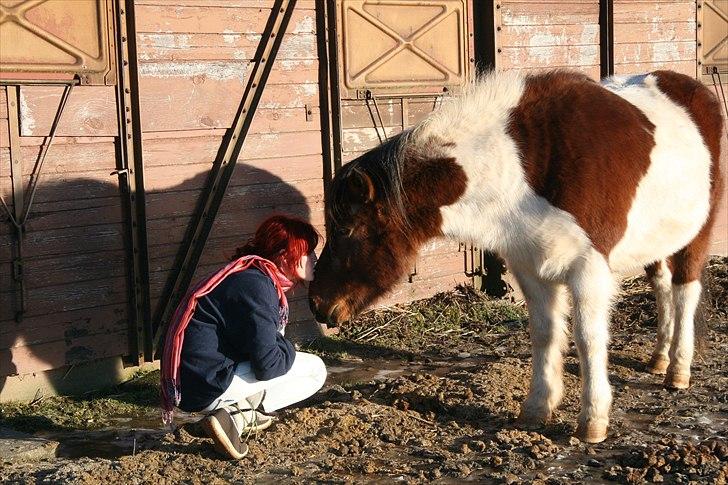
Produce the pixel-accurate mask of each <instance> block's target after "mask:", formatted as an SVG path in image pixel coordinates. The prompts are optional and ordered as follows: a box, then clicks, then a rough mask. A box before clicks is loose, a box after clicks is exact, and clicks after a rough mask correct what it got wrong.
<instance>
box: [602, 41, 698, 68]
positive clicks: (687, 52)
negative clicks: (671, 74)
mask: <svg viewBox="0 0 728 485" xmlns="http://www.w3.org/2000/svg"><path fill="white" fill-rule="evenodd" d="M696 49H697V46H696V44H695V40H692V41H688V42H657V43H643V42H637V43H632V44H617V45H615V46H614V62H615V64H616V63H620V64H623V63H637V62H641V63H645V62H656V63H671V62H679V61H692V60H694V59H695V58H696V55H697V54H696V52H697V51H696Z"/></svg>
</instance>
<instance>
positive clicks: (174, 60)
mask: <svg viewBox="0 0 728 485" xmlns="http://www.w3.org/2000/svg"><path fill="white" fill-rule="evenodd" d="M136 4H137V11H136V16H137V42H138V57H139V75H140V80H139V82H140V95H141V106H142V130H143V133H144V163H145V184H146V191H147V199H146V200H147V216H148V226H147V230H148V239H149V254H150V271H151V275H150V285H151V292H152V310H153V311H154V310H155V307H156V305H157V304H158V302H159V297H160V294H161V293H162V291H163V289H164V285H165V282H166V280H167V278H168V277H169V275H170V268H171V267H172V265H173V263H174V259H175V255H176V254H177V252H178V250H179V248H180V244H181V242H182V239H183V237H184V234H185V230H186V228H187V226H188V224H189V222H190V217H191V214H192V213H193V211H194V210H195V204H196V201H197V199H198V197H199V195H200V190H201V188H202V187H203V185H204V183H205V180H206V176H207V174H208V172H209V170H210V168H211V166H212V162H213V160H214V159H215V156H216V154H217V152H218V150H219V148H220V145H221V142H222V136H223V134H224V132H225V129H227V128H229V127H230V126H231V124H232V121H233V118H234V116H235V112H236V110H237V108H238V105H239V103H240V100H241V98H242V95H243V91H244V88H245V85H246V82H247V79H248V74H249V72H250V69H251V60H252V58H253V55H254V53H255V50H256V48H257V46H258V43H259V41H260V38H261V33H262V31H263V29H264V27H265V23H266V21H267V19H268V16H269V15H270V12H271V10H270V8H271V6H272V5H273V1H272V0H249V1H242V0H231V1H209V0H138V1H137V2H136ZM315 18H316V12H315V7H314V2H313V1H302V2H301V1H299V2H298V3H297V7H296V10H295V12H294V13H293V17H292V19H291V23H290V25H289V27H288V31H287V33H286V35H285V37H284V39H283V41H282V45H281V49H280V50H279V52H278V56H277V58H276V62H275V64H274V66H273V70H272V72H271V76H270V78H269V81H268V84H267V85H266V87H265V90H264V92H263V97H262V99H261V102H260V105H259V107H258V111H257V113H256V115H255V118H254V122H253V125H252V127H251V131H250V134H249V135H248V138H247V140H246V142H245V146H244V149H243V152H242V153H241V156H240V159H239V160H238V164H237V168H236V170H235V174H234V175H233V179H232V181H231V183H230V186H229V188H228V190H227V193H226V195H225V198H224V200H223V204H222V206H221V208H220V211H219V213H218V216H217V219H216V222H215V224H214V226H213V230H212V233H211V235H210V238H209V240H208V242H207V245H206V247H205V251H204V253H203V256H202V259H201V261H200V266H199V268H198V271H197V274H196V275H195V279H197V278H201V277H202V276H204V275H205V274H207V273H209V272H210V271H213V270H215V269H217V268H219V267H220V266H221V265H223V264H224V263H225V262H226V261H227V260H229V258H230V257H231V256H232V255H233V254H234V251H235V248H236V247H238V246H240V245H242V244H243V243H244V242H245V240H246V239H247V238H249V237H250V235H251V234H252V232H253V231H254V230H255V228H256V226H257V225H258V224H259V223H260V222H261V221H262V220H263V219H264V218H266V217H268V216H269V215H271V214H273V213H287V214H294V215H298V216H301V217H303V218H305V219H306V220H308V221H310V222H311V223H313V224H314V225H316V226H317V227H318V228H319V230H321V231H322V232H323V207H322V205H323V180H322V177H323V166H322V160H321V138H320V137H321V135H320V129H321V127H320V121H319V109H318V105H319V91H318V60H317V51H316V31H315V25H316V22H315ZM303 297H305V295H299V296H297V297H294V298H293V299H292V301H291V307H292V314H291V321H293V322H295V321H299V320H303V319H307V318H309V317H310V312H309V311H308V309H307V305H306V304H305V300H302V298H303Z"/></svg>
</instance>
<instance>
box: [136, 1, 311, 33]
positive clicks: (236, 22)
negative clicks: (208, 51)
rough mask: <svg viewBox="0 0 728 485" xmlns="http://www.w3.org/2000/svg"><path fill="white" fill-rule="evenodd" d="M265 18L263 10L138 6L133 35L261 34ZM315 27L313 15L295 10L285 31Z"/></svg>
mask: <svg viewBox="0 0 728 485" xmlns="http://www.w3.org/2000/svg"><path fill="white" fill-rule="evenodd" d="M269 16H270V10H269V9H265V8H244V7H242V8H241V7H234V6H231V7H220V8H205V7H186V6H177V5H170V6H155V5H139V6H138V7H137V8H136V26H137V32H182V33H187V32H189V33H212V34H215V33H219V32H225V33H230V34H239V33H249V34H254V33H261V32H263V29H264V28H265V24H266V22H267V20H268V18H269ZM315 28H316V19H315V12H314V11H311V10H303V9H296V10H295V11H294V12H293V15H292V16H291V21H290V24H289V27H288V30H287V32H288V33H299V34H303V33H314V32H315Z"/></svg>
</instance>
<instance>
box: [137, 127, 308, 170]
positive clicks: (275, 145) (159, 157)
mask: <svg viewBox="0 0 728 485" xmlns="http://www.w3.org/2000/svg"><path fill="white" fill-rule="evenodd" d="M219 148H220V138H219V137H217V136H199V137H195V138H189V139H188V140H175V139H154V140H145V141H144V163H145V164H146V165H149V166H155V165H157V166H159V165H170V164H174V163H178V164H183V163H190V164H200V163H206V162H208V161H209V162H210V163H212V161H214V160H215V155H216V154H217V151H218V149H219ZM320 153H321V135H320V134H319V133H318V132H303V133H280V134H250V135H248V137H247V139H246V140H245V145H244V146H243V151H242V153H241V155H240V162H241V163H245V162H244V161H245V160H257V159H264V158H270V159H280V158H281V155H285V156H286V157H303V156H309V155H319V154H320ZM180 154H183V156H180ZM174 161H176V162H174ZM170 162H172V163H170Z"/></svg>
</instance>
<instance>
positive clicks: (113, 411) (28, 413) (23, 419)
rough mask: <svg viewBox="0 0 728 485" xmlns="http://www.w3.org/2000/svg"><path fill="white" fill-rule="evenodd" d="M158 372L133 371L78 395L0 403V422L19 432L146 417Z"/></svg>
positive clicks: (153, 410)
mask: <svg viewBox="0 0 728 485" xmlns="http://www.w3.org/2000/svg"><path fill="white" fill-rule="evenodd" d="M158 382H159V371H147V372H140V373H138V374H136V375H135V376H134V377H133V378H132V379H130V380H129V381H127V382H124V383H122V384H119V385H118V386H115V387H113V388H111V389H106V390H104V391H99V392H93V393H87V394H84V395H82V396H53V397H48V398H43V399H39V400H36V401H34V402H31V403H19V402H9V403H0V423H1V424H2V425H3V426H8V427H11V428H14V429H17V430H20V431H27V432H35V431H59V430H67V429H95V428H102V427H106V426H111V425H113V424H115V423H116V422H117V421H115V420H116V419H117V418H131V419H134V418H143V417H146V418H150V417H152V416H155V415H158V413H159V411H158V408H157V406H158V405H159V386H158Z"/></svg>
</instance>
